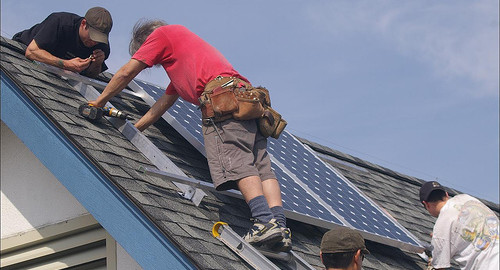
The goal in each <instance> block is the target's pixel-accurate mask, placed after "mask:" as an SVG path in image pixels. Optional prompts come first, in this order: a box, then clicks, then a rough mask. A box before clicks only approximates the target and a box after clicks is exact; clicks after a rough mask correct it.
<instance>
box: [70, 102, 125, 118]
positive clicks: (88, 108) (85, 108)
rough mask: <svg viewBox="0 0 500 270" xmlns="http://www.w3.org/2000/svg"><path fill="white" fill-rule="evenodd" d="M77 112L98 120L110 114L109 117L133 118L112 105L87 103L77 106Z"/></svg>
mask: <svg viewBox="0 0 500 270" xmlns="http://www.w3.org/2000/svg"><path fill="white" fill-rule="evenodd" d="M78 112H79V113H80V115H81V116H83V117H85V118H87V119H89V120H99V119H101V118H102V117H103V116H110V117H115V118H120V119H124V120H125V119H127V120H133V119H134V118H133V117H132V116H130V115H129V114H127V113H124V112H122V111H119V110H117V109H115V108H112V107H102V108H99V107H95V106H92V105H90V104H88V103H85V104H82V105H80V107H78Z"/></svg>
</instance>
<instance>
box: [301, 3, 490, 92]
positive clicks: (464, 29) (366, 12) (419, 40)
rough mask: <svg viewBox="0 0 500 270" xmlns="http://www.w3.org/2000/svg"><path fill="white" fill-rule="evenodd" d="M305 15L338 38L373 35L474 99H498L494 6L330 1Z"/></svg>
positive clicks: (481, 4)
mask: <svg viewBox="0 0 500 270" xmlns="http://www.w3.org/2000/svg"><path fill="white" fill-rule="evenodd" d="M307 12H308V15H309V17H310V18H311V20H312V21H313V23H315V24H317V27H322V28H324V29H325V30H327V31H328V32H330V33H331V34H333V35H335V36H336V38H343V37H352V36H353V35H376V36H378V37H379V38H380V39H383V40H384V41H385V42H387V43H389V44H391V45H393V46H394V48H395V49H397V51H399V53H401V54H404V55H409V56H411V57H414V58H415V59H417V60H418V61H421V62H423V63H424V64H426V65H428V66H429V67H430V68H432V70H433V73H434V74H436V75H437V76H439V77H440V78H442V79H443V80H449V81H469V82H470V85H473V86H475V87H473V88H474V89H470V88H469V89H466V90H465V91H466V92H468V94H470V95H472V96H486V97H488V96H489V97H491V96H493V97H498V94H499V92H498V87H499V76H498V73H499V65H498V63H499V62H498V59H499V42H498V38H499V37H498V31H499V21H498V15H499V12H498V1H497V0H481V1H467V0H465V1H456V0H455V1H398V0H387V1H332V2H328V3H324V4H314V5H312V6H311V7H310V8H309V9H308V10H307Z"/></svg>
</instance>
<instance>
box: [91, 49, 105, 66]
mask: <svg viewBox="0 0 500 270" xmlns="http://www.w3.org/2000/svg"><path fill="white" fill-rule="evenodd" d="M104 57H105V55H104V52H103V51H102V50H101V49H97V50H94V52H92V55H90V57H89V58H90V59H92V62H95V63H96V64H102V62H104Z"/></svg>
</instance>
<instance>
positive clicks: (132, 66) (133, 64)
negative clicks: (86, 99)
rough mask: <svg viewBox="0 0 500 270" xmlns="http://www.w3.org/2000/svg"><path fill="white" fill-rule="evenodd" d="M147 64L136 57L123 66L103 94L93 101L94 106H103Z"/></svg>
mask: <svg viewBox="0 0 500 270" xmlns="http://www.w3.org/2000/svg"><path fill="white" fill-rule="evenodd" d="M145 67H146V65H145V64H144V63H142V62H140V61H137V60H135V59H131V60H130V61H129V62H128V63H127V64H125V65H124V66H123V67H121V68H120V69H119V70H118V71H117V72H116V74H115V75H114V76H113V78H111V81H110V82H109V83H108V85H107V86H106V88H105V89H104V91H103V92H102V94H101V95H100V96H99V97H98V98H97V99H96V100H95V101H93V102H91V103H92V104H93V105H94V106H97V107H103V106H104V105H105V104H106V102H108V101H109V100H110V99H111V98H112V97H114V96H115V95H116V94H118V93H119V92H120V91H122V90H123V89H124V88H125V87H127V85H128V84H129V83H130V82H131V81H132V79H134V78H135V76H137V74H139V72H141V70H143V69H144V68H145Z"/></svg>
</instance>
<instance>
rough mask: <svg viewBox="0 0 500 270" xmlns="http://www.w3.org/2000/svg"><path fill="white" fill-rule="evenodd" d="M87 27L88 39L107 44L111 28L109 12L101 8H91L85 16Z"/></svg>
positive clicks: (111, 20)
mask: <svg viewBox="0 0 500 270" xmlns="http://www.w3.org/2000/svg"><path fill="white" fill-rule="evenodd" d="M85 20H87V24H88V26H89V35H90V39H92V40H93V41H95V42H100V43H106V44H108V36H109V32H111V28H112V27H113V19H111V14H110V13H109V11H108V10H107V9H105V8H103V7H93V8H91V9H89V10H88V11H87V13H86V14H85Z"/></svg>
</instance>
